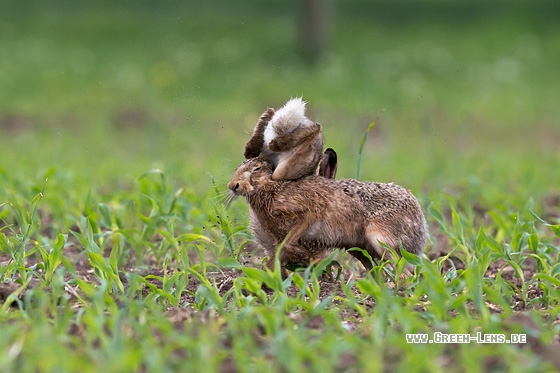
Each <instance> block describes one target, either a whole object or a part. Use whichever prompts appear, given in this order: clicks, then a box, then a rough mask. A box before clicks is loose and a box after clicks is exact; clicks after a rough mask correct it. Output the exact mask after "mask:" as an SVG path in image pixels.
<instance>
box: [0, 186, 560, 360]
mask: <svg viewBox="0 0 560 373" xmlns="http://www.w3.org/2000/svg"><path fill="white" fill-rule="evenodd" d="M559 201H560V198H559V197H557V198H552V197H551V198H550V199H549V201H548V202H550V206H551V208H550V209H549V210H547V211H549V213H550V215H551V216H547V217H548V218H550V217H554V215H557V214H558V215H557V216H560V211H559V210H560V209H558V208H557V207H555V206H559ZM553 207H554V208H553ZM430 228H431V229H430V230H431V232H432V237H433V240H435V242H432V247H431V248H430V249H429V250H428V251H427V254H428V257H429V258H430V259H431V260H434V259H437V258H438V257H441V256H445V255H447V254H448V253H449V250H450V245H449V241H448V238H447V237H446V236H445V235H443V234H441V233H438V232H439V229H438V228H437V227H435V226H433V227H430ZM436 248H437V249H436ZM65 255H66V256H67V257H68V258H69V259H70V260H71V261H72V262H73V263H74V267H75V269H76V271H77V273H78V275H79V276H80V277H81V278H82V279H85V280H86V281H89V282H95V281H96V276H95V274H94V272H93V268H92V267H91V265H90V264H89V263H88V260H87V257H86V255H85V254H84V252H83V251H81V250H79V249H78V245H74V246H72V245H69V246H68V247H67V248H65ZM263 256H264V253H263V252H262V250H260V249H259V248H258V246H257V245H256V244H255V245H247V246H246V248H245V249H244V252H243V253H242V258H243V260H244V263H243V264H244V265H247V266H252V267H260V265H261V263H262V259H263ZM9 260H10V256H9V255H5V254H3V255H0V265H6V264H7V263H8V262H9ZM37 260H38V259H37V258H33V257H30V258H28V263H27V265H32V264H33V262H36V261H37ZM352 261H353V259H350V256H349V255H345V254H343V255H342V260H341V261H340V263H341V265H342V273H343V278H344V279H345V280H346V281H348V279H350V278H354V279H357V278H361V277H363V276H366V273H365V270H364V269H363V267H362V266H361V264H359V263H358V262H357V261H354V263H353V262H352ZM451 263H453V265H452V264H451ZM452 266H455V267H456V268H457V269H461V268H464V265H463V263H462V261H461V260H460V259H459V258H457V257H454V256H451V257H450V258H449V261H448V262H447V264H446V265H445V267H444V268H443V269H442V271H443V272H445V271H447V270H449V269H450V268H452ZM522 269H523V274H524V278H525V280H526V281H528V280H530V279H531V278H533V276H534V274H535V273H536V272H537V263H536V261H535V260H534V259H532V258H529V259H527V260H526V261H525V262H524V263H523V267H522ZM138 271H139V270H138V269H137V268H135V267H132V266H131V267H129V268H125V269H123V272H135V273H138ZM499 271H501V275H502V278H503V279H504V280H506V281H509V282H510V283H512V284H514V285H515V286H517V287H518V288H521V281H520V280H519V278H518V277H517V276H516V274H515V272H514V269H513V268H512V267H510V266H509V265H508V264H507V263H506V262H505V261H503V260H498V261H495V262H493V263H491V264H490V266H489V268H488V270H487V272H486V276H487V277H490V278H492V277H495V276H496V274H497V273H498V272H499ZM139 274H140V275H143V276H146V275H150V274H151V275H156V276H163V270H162V269H161V268H157V267H156V266H155V265H154V266H152V267H151V268H145V269H142V272H141V273H139ZM242 275H243V273H242V272H241V271H240V270H222V271H219V272H213V273H208V277H209V279H210V281H211V282H212V283H215V284H216V287H217V289H218V291H219V293H220V294H221V295H224V294H226V293H227V292H228V291H229V290H230V289H231V288H232V287H233V283H234V280H235V279H236V278H237V277H239V276H242ZM121 280H122V281H123V283H124V285H125V286H126V285H127V283H126V277H125V276H121ZM150 281H151V282H152V283H153V284H154V285H156V286H158V285H161V284H159V283H158V282H157V281H156V280H150ZM36 285H37V282H31V284H30V287H34V286H36ZM199 285H200V282H199V281H198V280H197V278H196V277H194V276H190V275H189V282H188V287H187V290H188V292H185V293H184V295H183V296H182V299H181V302H180V304H182V305H185V304H189V303H191V304H192V303H194V302H195V299H194V296H193V295H192V294H194V293H195V292H196V290H197V288H198V287H199ZM18 287H19V285H18V284H16V283H13V282H6V283H3V284H0V303H4V302H5V301H6V299H7V298H8V297H9V295H10V294H12V293H13V292H14V291H16V290H17V289H18ZM320 288H321V290H320V298H321V299H325V298H326V297H328V296H332V295H340V296H344V293H343V291H342V290H341V287H340V282H339V281H337V280H334V281H333V280H332V279H328V280H322V281H320ZM71 291H76V289H74V290H72V289H69V292H71ZM354 291H355V292H356V294H357V293H358V291H357V289H354ZM399 291H400V290H398V289H396V288H395V292H397V293H398V292H399ZM146 292H147V289H146ZM287 293H288V295H291V296H296V295H297V293H298V288H297V287H296V286H295V285H293V284H292V285H291V287H290V288H289V289H288V291H287ZM23 294H24V292H22V293H21V294H20V295H19V298H20V299H22V297H23ZM357 295H358V294H357ZM526 295H527V302H523V300H522V298H521V297H520V296H518V295H516V296H514V297H513V299H511V304H512V307H513V310H514V311H515V316H514V317H513V318H511V319H510V320H507V322H509V323H512V324H522V325H523V326H524V327H526V328H529V329H535V331H536V332H537V331H538V327H537V325H535V323H534V321H533V319H532V318H530V317H528V316H527V315H526V311H528V310H534V309H542V310H545V309H546V307H545V306H544V305H543V304H542V303H541V302H539V301H538V300H539V299H540V298H542V297H543V296H544V294H543V291H542V290H541V289H539V288H538V287H536V286H535V285H533V284H530V285H529V286H528V289H527V293H526ZM360 298H362V297H360ZM363 305H364V306H365V307H366V309H368V310H371V309H373V308H374V307H375V302H374V300H373V299H372V298H367V299H365V300H364V303H363ZM13 306H14V307H16V306H17V303H16V302H14V303H13ZM489 308H490V311H491V312H494V313H501V312H502V310H500V309H499V307H497V306H493V305H491V304H489ZM473 310H474V306H473ZM167 312H168V315H169V319H170V320H171V321H172V322H173V323H174V324H175V325H177V327H178V328H181V325H182V324H184V323H185V322H188V321H189V320H192V319H193V317H199V316H196V311H195V309H194V307H177V308H174V307H169V308H168V310H167ZM341 316H342V317H343V319H344V322H345V323H347V326H348V327H349V328H354V327H355V326H357V325H358V324H359V323H360V322H361V316H360V315H359V314H358V313H357V312H352V311H350V310H347V311H344V313H342V314H341ZM294 317H297V316H294ZM307 326H308V327H310V328H317V329H320V328H322V327H323V321H322V320H321V319H314V320H310V321H309V322H308V323H307ZM528 338H529V340H528V343H527V344H526V345H525V346H524V347H523V348H530V349H532V350H533V351H534V352H535V353H537V354H539V355H540V356H542V357H543V358H544V359H546V360H549V361H551V362H552V363H553V364H554V365H555V366H556V367H557V368H558V369H559V370H560V337H558V336H557V337H556V340H555V341H553V343H552V344H550V345H543V344H542V343H541V342H540V341H539V340H538V339H537V338H535V337H530V336H529V337H528ZM452 352H453V351H452V348H451V350H450V351H449V353H450V354H452ZM452 360H453V359H451V360H450V361H452ZM351 361H352V357H351V356H349V357H348V361H347V363H348V364H350V363H351ZM225 364H226V365H225V366H224V367H223V368H224V371H235V369H232V370H230V369H228V368H227V362H226V363H225ZM341 364H343V365H344V364H345V363H344V362H341ZM487 364H488V368H489V370H492V369H493V368H495V367H496V365H495V364H498V365H499V364H500V362H499V361H488V362H487ZM232 366H233V364H232Z"/></svg>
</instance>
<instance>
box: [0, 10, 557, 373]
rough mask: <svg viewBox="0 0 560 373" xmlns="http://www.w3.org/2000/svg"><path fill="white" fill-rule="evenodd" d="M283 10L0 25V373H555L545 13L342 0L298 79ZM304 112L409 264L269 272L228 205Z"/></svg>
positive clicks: (31, 13)
mask: <svg viewBox="0 0 560 373" xmlns="http://www.w3.org/2000/svg"><path fill="white" fill-rule="evenodd" d="M299 6H300V4H299V2H296V1H287V2H281V1H271V2H268V3H267V2H259V1H250V0H244V1H241V2H239V3H236V4H235V5H233V4H229V3H227V2H218V1H208V2H201V3H200V4H197V5H193V4H187V3H184V4H183V3H172V2H169V3H166V2H164V3H163V4H159V3H158V4H155V3H152V2H147V1H146V2H144V1H139V2H136V3H135V4H130V3H126V4H125V3H123V4H119V3H113V2H103V1H102V2H98V3H97V4H95V5H93V4H85V3H84V4H82V3H75V2H68V1H56V2H54V3H53V4H50V5H49V6H47V5H46V4H44V3H43V2H39V1H36V2H34V1H27V2H22V3H17V4H16V3H14V4H2V5H0V139H1V140H2V141H1V143H2V145H1V146H0V330H1V331H0V335H1V336H2V338H0V372H202V371H204V372H263V371H267V372H269V371H270V372H308V371H309V372H378V371H412V372H416V371H417V372H428V371H429V372H449V371H451V372H466V371H469V372H471V371H474V372H476V371H480V372H506V371H507V372H510V371H513V372H551V371H558V370H560V337H559V335H560V263H559V259H560V167H559V166H560V146H559V144H560V123H559V122H558V118H559V117H560V108H559V106H558V98H559V97H560V88H559V87H560V73H559V72H558V68H557V66H558V61H559V58H560V32H559V31H560V30H559V25H558V22H557V16H558V15H560V8H559V7H558V6H557V5H556V4H555V2H545V1H538V2H528V1H527V2H525V1H518V2H514V5H509V4H505V3H503V4H502V3H501V2H498V3H496V4H494V5H488V4H486V3H484V2H478V1H473V2H469V1H459V2H456V3H454V4H446V3H441V2H438V1H433V2H427V3H418V2H415V1H408V0H407V1H403V2H402V3H399V4H398V5H397V4H393V3H390V2H373V3H369V2H365V1H364V2H360V1H352V2H339V1H335V2H331V3H330V5H329V6H330V8H329V22H328V24H329V28H328V40H329V43H328V48H327V49H326V50H325V52H324V54H323V55H322V56H321V57H320V58H318V59H317V61H315V62H314V63H309V62H308V61H306V59H305V58H303V57H302V52H301V50H300V46H299V44H298V28H297V25H298V9H299V8H298V7H299ZM299 95H303V98H304V100H306V101H308V102H309V103H308V116H309V117H310V118H312V119H314V120H317V121H318V122H320V123H321V124H322V126H323V131H324V135H325V142H326V146H329V147H333V148H334V149H336V151H337V153H338V155H339V171H338V177H340V178H342V177H356V175H357V174H358V164H359V165H360V166H359V178H361V179H364V180H375V181H380V182H391V181H393V182H395V183H397V184H400V185H403V186H405V187H407V188H409V189H411V190H412V191H413V192H414V194H415V195H416V196H417V197H418V199H419V201H420V203H421V205H422V207H423V210H424V213H425V215H426V218H427V220H428V224H429V227H430V242H429V243H428V245H427V247H426V248H425V253H426V258H418V257H416V256H412V255H410V254H408V255H407V253H406V252H403V253H402V254H403V257H402V258H400V259H398V260H395V261H393V262H382V263H378V265H377V266H375V267H374V269H373V270H372V271H371V272H370V273H366V272H365V270H364V268H363V267H362V266H361V264H360V263H358V262H357V261H354V260H353V259H352V258H351V256H350V255H349V254H348V253H346V252H343V251H339V250H334V251H333V252H332V255H330V256H329V257H328V258H326V259H325V260H323V261H322V262H320V263H318V264H317V265H315V266H313V267H309V268H301V269H299V270H297V271H296V272H293V273H292V274H291V275H290V276H289V277H288V278H287V279H286V280H282V277H281V276H280V268H279V265H277V268H276V269H275V271H269V270H265V269H264V268H263V263H264V262H265V260H266V258H265V257H264V252H263V251H262V250H261V249H260V248H259V247H258V246H257V245H256V244H255V243H254V241H253V237H252V235H251V231H250V229H249V226H248V225H249V221H248V213H247V206H246V203H245V201H243V200H241V199H238V200H235V201H234V202H233V203H232V204H231V205H229V206H227V205H226V203H225V201H226V199H227V198H226V197H227V192H228V190H227V188H226V184H227V182H228V181H229V178H230V176H231V175H232V173H233V171H234V170H235V168H236V166H237V165H238V164H239V163H240V162H241V161H242V160H243V147H244V144H245V142H246V141H247V140H248V139H249V134H250V131H251V130H252V128H253V126H254V124H255V123H256V121H257V119H258V117H259V116H260V113H261V112H262V111H263V110H264V109H265V108H266V107H269V106H270V107H276V108H278V107H280V106H282V105H283V103H284V102H285V101H286V100H287V99H289V98H290V97H294V96H299ZM374 122H375V126H373V128H371V131H369V132H366V131H367V130H368V125H370V123H374ZM364 136H367V137H366V138H365V142H364V143H362V139H363V138H364ZM361 146H363V148H361ZM408 263H410V264H413V265H414V268H415V270H414V274H413V275H412V276H411V277H408V278H406V279H405V278H402V277H401V276H399V275H400V274H401V272H402V271H403V269H404V267H405V265H406V264H408ZM263 285H265V286H263ZM412 334H415V335H416V338H418V340H417V342H418V343H412V342H413V339H412V338H414V337H412V336H411V335H412ZM454 335H459V336H454ZM424 336H425V337H426V338H428V339H431V340H432V341H433V342H435V343H420V339H421V338H424ZM467 336H468V337H469V338H472V339H471V340H470V342H469V341H466V339H465V338H467ZM452 338H453V340H452ZM475 338H476V340H475ZM506 341H509V342H510V343H507V342H506Z"/></svg>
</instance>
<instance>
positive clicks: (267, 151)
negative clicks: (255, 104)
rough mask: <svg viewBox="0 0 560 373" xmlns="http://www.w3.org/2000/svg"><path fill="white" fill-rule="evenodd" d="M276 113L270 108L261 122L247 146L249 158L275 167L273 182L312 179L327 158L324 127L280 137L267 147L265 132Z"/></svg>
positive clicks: (312, 125) (263, 115)
mask: <svg viewBox="0 0 560 373" xmlns="http://www.w3.org/2000/svg"><path fill="white" fill-rule="evenodd" d="M274 114H275V111H274V109H272V108H268V109H266V110H265V111H264V113H263V114H262V115H261V117H260V118H259V121H258V122H257V124H256V126H255V129H254V130H253V134H252V135H251V138H250V139H249V141H248V142H247V144H245V152H244V155H245V158H246V159H250V158H254V157H261V158H264V159H267V160H269V161H270V162H271V163H272V164H273V167H274V173H273V175H272V178H273V180H295V179H299V178H300V177H303V176H307V175H312V174H314V173H315V172H316V170H317V165H318V164H319V162H320V161H321V158H322V156H323V135H322V133H321V125H320V124H319V123H313V124H311V125H309V126H303V127H299V128H297V129H296V130H295V131H293V132H290V133H286V134H282V135H278V136H277V137H276V138H274V139H273V140H272V141H270V143H269V144H264V130H265V129H266V127H267V125H268V123H269V122H270V120H271V119H272V117H273V116H274Z"/></svg>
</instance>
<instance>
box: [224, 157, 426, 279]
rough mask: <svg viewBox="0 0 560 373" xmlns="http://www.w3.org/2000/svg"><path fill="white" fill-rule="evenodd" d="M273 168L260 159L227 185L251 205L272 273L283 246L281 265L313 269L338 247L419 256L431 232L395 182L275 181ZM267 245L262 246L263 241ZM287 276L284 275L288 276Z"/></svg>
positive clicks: (364, 260)
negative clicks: (401, 250)
mask: <svg viewBox="0 0 560 373" xmlns="http://www.w3.org/2000/svg"><path fill="white" fill-rule="evenodd" d="M273 173H274V169H273V165H272V164H271V163H270V162H269V161H267V160H263V159H260V158H252V159H248V160H246V161H244V162H243V163H242V164H241V165H240V166H239V167H238V168H237V170H236V171H235V173H234V174H233V177H232V178H231V181H230V182H229V183H228V188H229V189H230V191H231V193H232V195H233V196H243V197H245V199H246V200H247V202H248V204H249V212H250V217H251V220H252V221H253V220H256V221H258V224H260V228H261V229H262V231H261V233H262V234H264V236H265V237H259V232H255V236H256V239H257V241H259V243H260V244H261V245H262V246H263V248H264V249H265V250H266V251H267V253H268V256H269V260H268V262H267V264H266V265H267V266H268V267H269V268H271V269H272V268H273V266H274V258H275V252H276V250H277V247H278V246H279V245H280V244H281V243H282V242H284V246H283V249H282V252H281V253H280V262H281V264H282V265H283V266H285V265H286V264H287V263H301V264H305V265H307V264H310V262H311V261H312V260H313V259H314V258H318V257H322V256H323V255H324V254H325V253H326V251H327V250H329V249H333V248H341V249H350V248H353V247H359V248H361V249H364V250H365V251H366V252H367V253H368V254H369V255H370V256H371V257H372V258H373V259H375V260H378V259H380V258H382V257H383V256H384V257H385V258H388V256H389V253H386V249H385V248H384V247H383V245H382V244H381V243H383V244H385V245H387V246H389V247H391V248H393V249H395V250H396V251H397V252H399V245H401V244H402V246H403V248H404V249H405V250H407V251H409V252H411V253H413V254H416V255H420V254H421V253H422V249H423V247H424V246H425V244H426V241H427V237H428V233H427V227H426V220H425V218H424V214H423V213H422V210H421V208H420V205H419V203H418V201H417V200H416V198H415V197H414V195H413V194H412V193H411V192H410V191H409V190H407V189H405V188H402V187H400V186H398V185H395V184H393V183H390V184H383V183H374V182H362V181H358V180H353V179H346V180H333V179H327V178H325V177H321V176H316V175H309V176H305V177H302V178H300V179H297V180H281V181H275V180H273ZM261 241H262V242H261ZM350 253H351V254H352V255H353V256H354V257H356V258H357V259H358V260H359V261H360V262H361V263H362V264H363V265H364V267H365V268H366V269H368V270H369V269H371V268H372V263H371V262H370V261H369V259H368V258H367V257H366V256H365V255H364V254H363V253H362V252H360V251H350ZM284 275H285V273H284Z"/></svg>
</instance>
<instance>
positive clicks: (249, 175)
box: [228, 158, 273, 197]
mask: <svg viewBox="0 0 560 373" xmlns="http://www.w3.org/2000/svg"><path fill="white" fill-rule="evenodd" d="M272 172H273V169H272V165H271V164H270V163H269V162H268V161H266V160H262V159H260V158H251V159H247V160H246V161H245V162H243V163H241V164H240V165H239V167H237V169H236V170H235V172H234V173H233V176H232V177H231V181H230V182H229V183H228V189H229V190H230V191H231V193H232V194H233V195H235V196H243V197H248V196H250V195H252V194H254V193H255V191H256V190H257V189H258V188H259V187H260V186H262V185H263V184H265V183H266V182H269V181H271V177H272Z"/></svg>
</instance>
